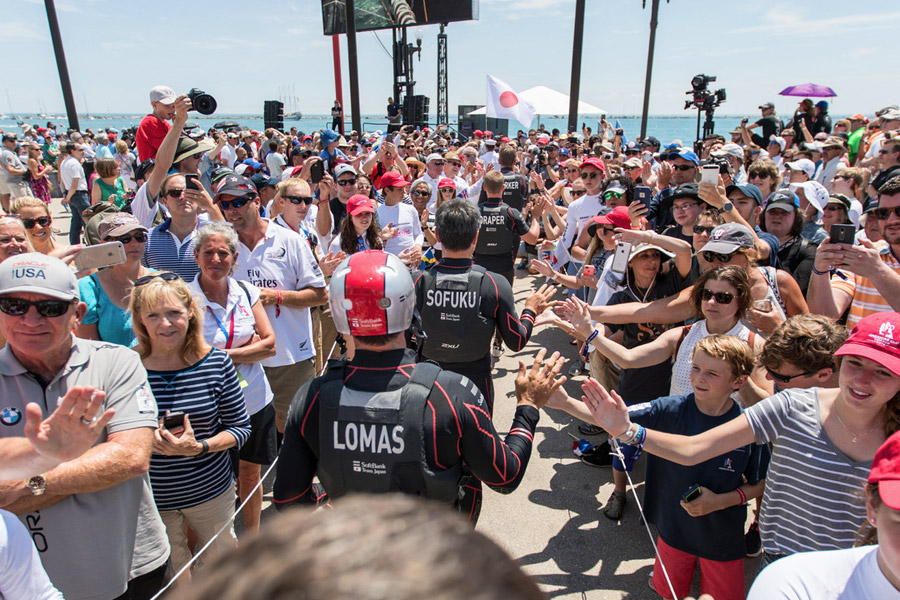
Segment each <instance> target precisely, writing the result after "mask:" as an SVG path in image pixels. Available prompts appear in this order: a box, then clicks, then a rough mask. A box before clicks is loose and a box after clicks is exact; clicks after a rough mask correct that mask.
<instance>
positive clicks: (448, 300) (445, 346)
mask: <svg viewBox="0 0 900 600" xmlns="http://www.w3.org/2000/svg"><path fill="white" fill-rule="evenodd" d="M421 278H422V282H421V283H420V284H419V287H417V291H418V294H419V295H418V297H417V298H416V306H417V308H418V309H419V314H420V315H422V324H423V327H424V328H425V329H426V330H427V331H428V338H427V339H426V340H425V348H424V350H423V351H422V356H424V357H425V358H427V359H429V360H434V361H437V362H440V363H448V362H452V363H462V362H473V361H476V360H479V359H482V358H484V357H485V356H487V354H488V352H490V349H491V339H492V338H493V336H494V330H495V329H496V323H495V321H494V318H493V316H491V315H485V314H483V313H482V310H481V284H482V280H483V279H484V268H483V267H480V266H478V265H472V268H470V269H469V270H468V271H466V272H464V273H441V272H439V271H438V270H437V268H431V269H428V270H426V271H425V272H423V273H422V275H421Z"/></svg>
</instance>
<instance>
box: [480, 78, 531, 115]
mask: <svg viewBox="0 0 900 600" xmlns="http://www.w3.org/2000/svg"><path fill="white" fill-rule="evenodd" d="M485 111H486V112H485V114H486V115H487V116H488V117H490V118H493V119H512V120H513V121H518V122H519V123H521V124H522V125H523V126H524V127H531V121H532V119H533V118H534V107H533V106H532V105H530V104H529V103H528V102H526V101H525V100H522V99H521V98H519V97H518V96H517V95H516V93H515V92H514V91H513V90H512V88H511V87H509V86H508V85H506V84H505V83H503V82H502V81H500V80H499V79H497V78H496V77H494V76H492V75H488V76H487V106H485Z"/></svg>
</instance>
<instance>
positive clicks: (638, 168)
mask: <svg viewBox="0 0 900 600" xmlns="http://www.w3.org/2000/svg"><path fill="white" fill-rule="evenodd" d="M625 170H626V171H640V170H641V168H640V167H625Z"/></svg>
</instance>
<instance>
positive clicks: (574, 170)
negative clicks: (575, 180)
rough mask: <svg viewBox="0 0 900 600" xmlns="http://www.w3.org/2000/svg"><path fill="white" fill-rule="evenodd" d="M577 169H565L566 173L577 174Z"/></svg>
mask: <svg viewBox="0 0 900 600" xmlns="http://www.w3.org/2000/svg"><path fill="white" fill-rule="evenodd" d="M577 172H578V169H577V168H575V167H566V173H577Z"/></svg>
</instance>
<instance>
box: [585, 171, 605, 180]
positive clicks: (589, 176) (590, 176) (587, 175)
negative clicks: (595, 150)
mask: <svg viewBox="0 0 900 600" xmlns="http://www.w3.org/2000/svg"><path fill="white" fill-rule="evenodd" d="M601 175H602V173H600V171H591V172H590V173H588V172H587V171H582V172H581V178H582V179H600V176H601Z"/></svg>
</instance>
